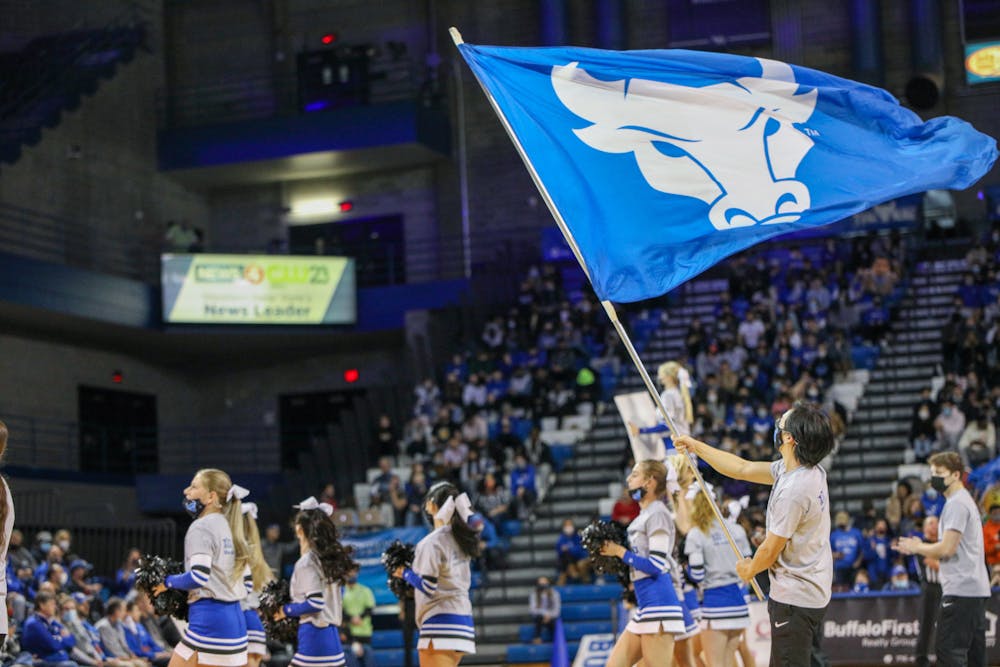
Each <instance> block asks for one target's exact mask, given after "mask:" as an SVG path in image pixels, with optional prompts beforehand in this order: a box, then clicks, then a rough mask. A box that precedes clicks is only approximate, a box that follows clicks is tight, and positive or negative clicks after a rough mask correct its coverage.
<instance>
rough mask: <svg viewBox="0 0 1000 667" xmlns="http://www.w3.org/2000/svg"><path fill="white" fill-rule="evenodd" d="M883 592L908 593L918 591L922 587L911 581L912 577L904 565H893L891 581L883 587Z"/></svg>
mask: <svg viewBox="0 0 1000 667" xmlns="http://www.w3.org/2000/svg"><path fill="white" fill-rule="evenodd" d="M882 590H883V591H893V592H895V593H905V592H908V591H914V592H915V591H918V590H920V587H919V586H917V584H916V583H914V582H913V581H911V580H910V575H909V574H908V573H907V572H906V568H905V567H903V566H902V565H893V566H892V571H891V573H890V578H889V581H887V582H886V583H885V585H883V586H882Z"/></svg>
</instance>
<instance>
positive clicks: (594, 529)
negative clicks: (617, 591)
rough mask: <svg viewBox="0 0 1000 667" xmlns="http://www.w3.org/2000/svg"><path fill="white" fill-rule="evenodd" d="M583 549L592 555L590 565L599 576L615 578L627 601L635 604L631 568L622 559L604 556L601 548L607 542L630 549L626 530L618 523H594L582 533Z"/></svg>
mask: <svg viewBox="0 0 1000 667" xmlns="http://www.w3.org/2000/svg"><path fill="white" fill-rule="evenodd" d="M580 541H581V542H582V543H583V548H584V549H586V550H587V553H588V554H590V563H591V567H592V568H593V570H594V572H595V573H597V574H607V575H611V576H613V577H615V578H616V579H617V580H618V583H620V584H621V585H622V590H623V591H624V594H623V596H622V597H623V598H624V599H625V601H627V602H628V601H631V602H632V603H633V604H634V603H635V591H632V590H629V583H630V581H629V567H628V565H626V564H625V561H623V560H622V559H621V558H615V557H614V556H602V555H601V547H603V546H604V543H605V542H613V543H615V544H620V545H622V546H623V547H625V548H626V549H628V536H627V534H626V533H625V529H624V528H622V526H621V525H620V524H618V523H617V522H614V521H612V522H610V523H608V522H607V521H593V522H591V524H590V525H589V526H587V527H586V528H584V529H583V530H582V531H581V532H580Z"/></svg>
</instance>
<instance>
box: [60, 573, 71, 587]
mask: <svg viewBox="0 0 1000 667" xmlns="http://www.w3.org/2000/svg"><path fill="white" fill-rule="evenodd" d="M67 581H69V575H68V574H66V573H65V572H63V573H62V574H60V575H59V585H60V586H65V585H66V582H67Z"/></svg>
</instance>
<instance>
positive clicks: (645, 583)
mask: <svg viewBox="0 0 1000 667" xmlns="http://www.w3.org/2000/svg"><path fill="white" fill-rule="evenodd" d="M635 598H636V600H637V602H638V608H637V609H636V610H635V614H634V615H633V616H632V620H631V621H629V623H628V625H627V626H625V631H626V632H631V633H632V634H634V635H652V634H657V633H659V632H661V631H662V632H666V633H669V634H672V635H682V634H684V609H683V607H682V606H681V603H680V602H679V601H678V599H677V591H675V590H674V583H673V581H671V579H670V575H669V574H663V575H661V576H659V577H655V578H654V577H646V578H643V579H639V580H637V581H636V582H635Z"/></svg>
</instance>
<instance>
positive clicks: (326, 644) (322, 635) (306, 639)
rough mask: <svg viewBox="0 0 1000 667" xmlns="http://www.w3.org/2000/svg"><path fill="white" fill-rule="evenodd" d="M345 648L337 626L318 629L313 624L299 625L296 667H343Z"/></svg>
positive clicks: (294, 661)
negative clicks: (341, 642)
mask: <svg viewBox="0 0 1000 667" xmlns="http://www.w3.org/2000/svg"><path fill="white" fill-rule="evenodd" d="M344 662H345V660H344V648H343V647H342V646H341V644H340V631H339V630H338V628H337V626H335V625H328V626H326V627H325V628H318V627H316V626H315V625H313V624H312V623H302V622H300V623H299V643H298V646H296V647H295V655H294V656H292V662H291V664H292V665H296V667H342V666H343V665H344Z"/></svg>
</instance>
